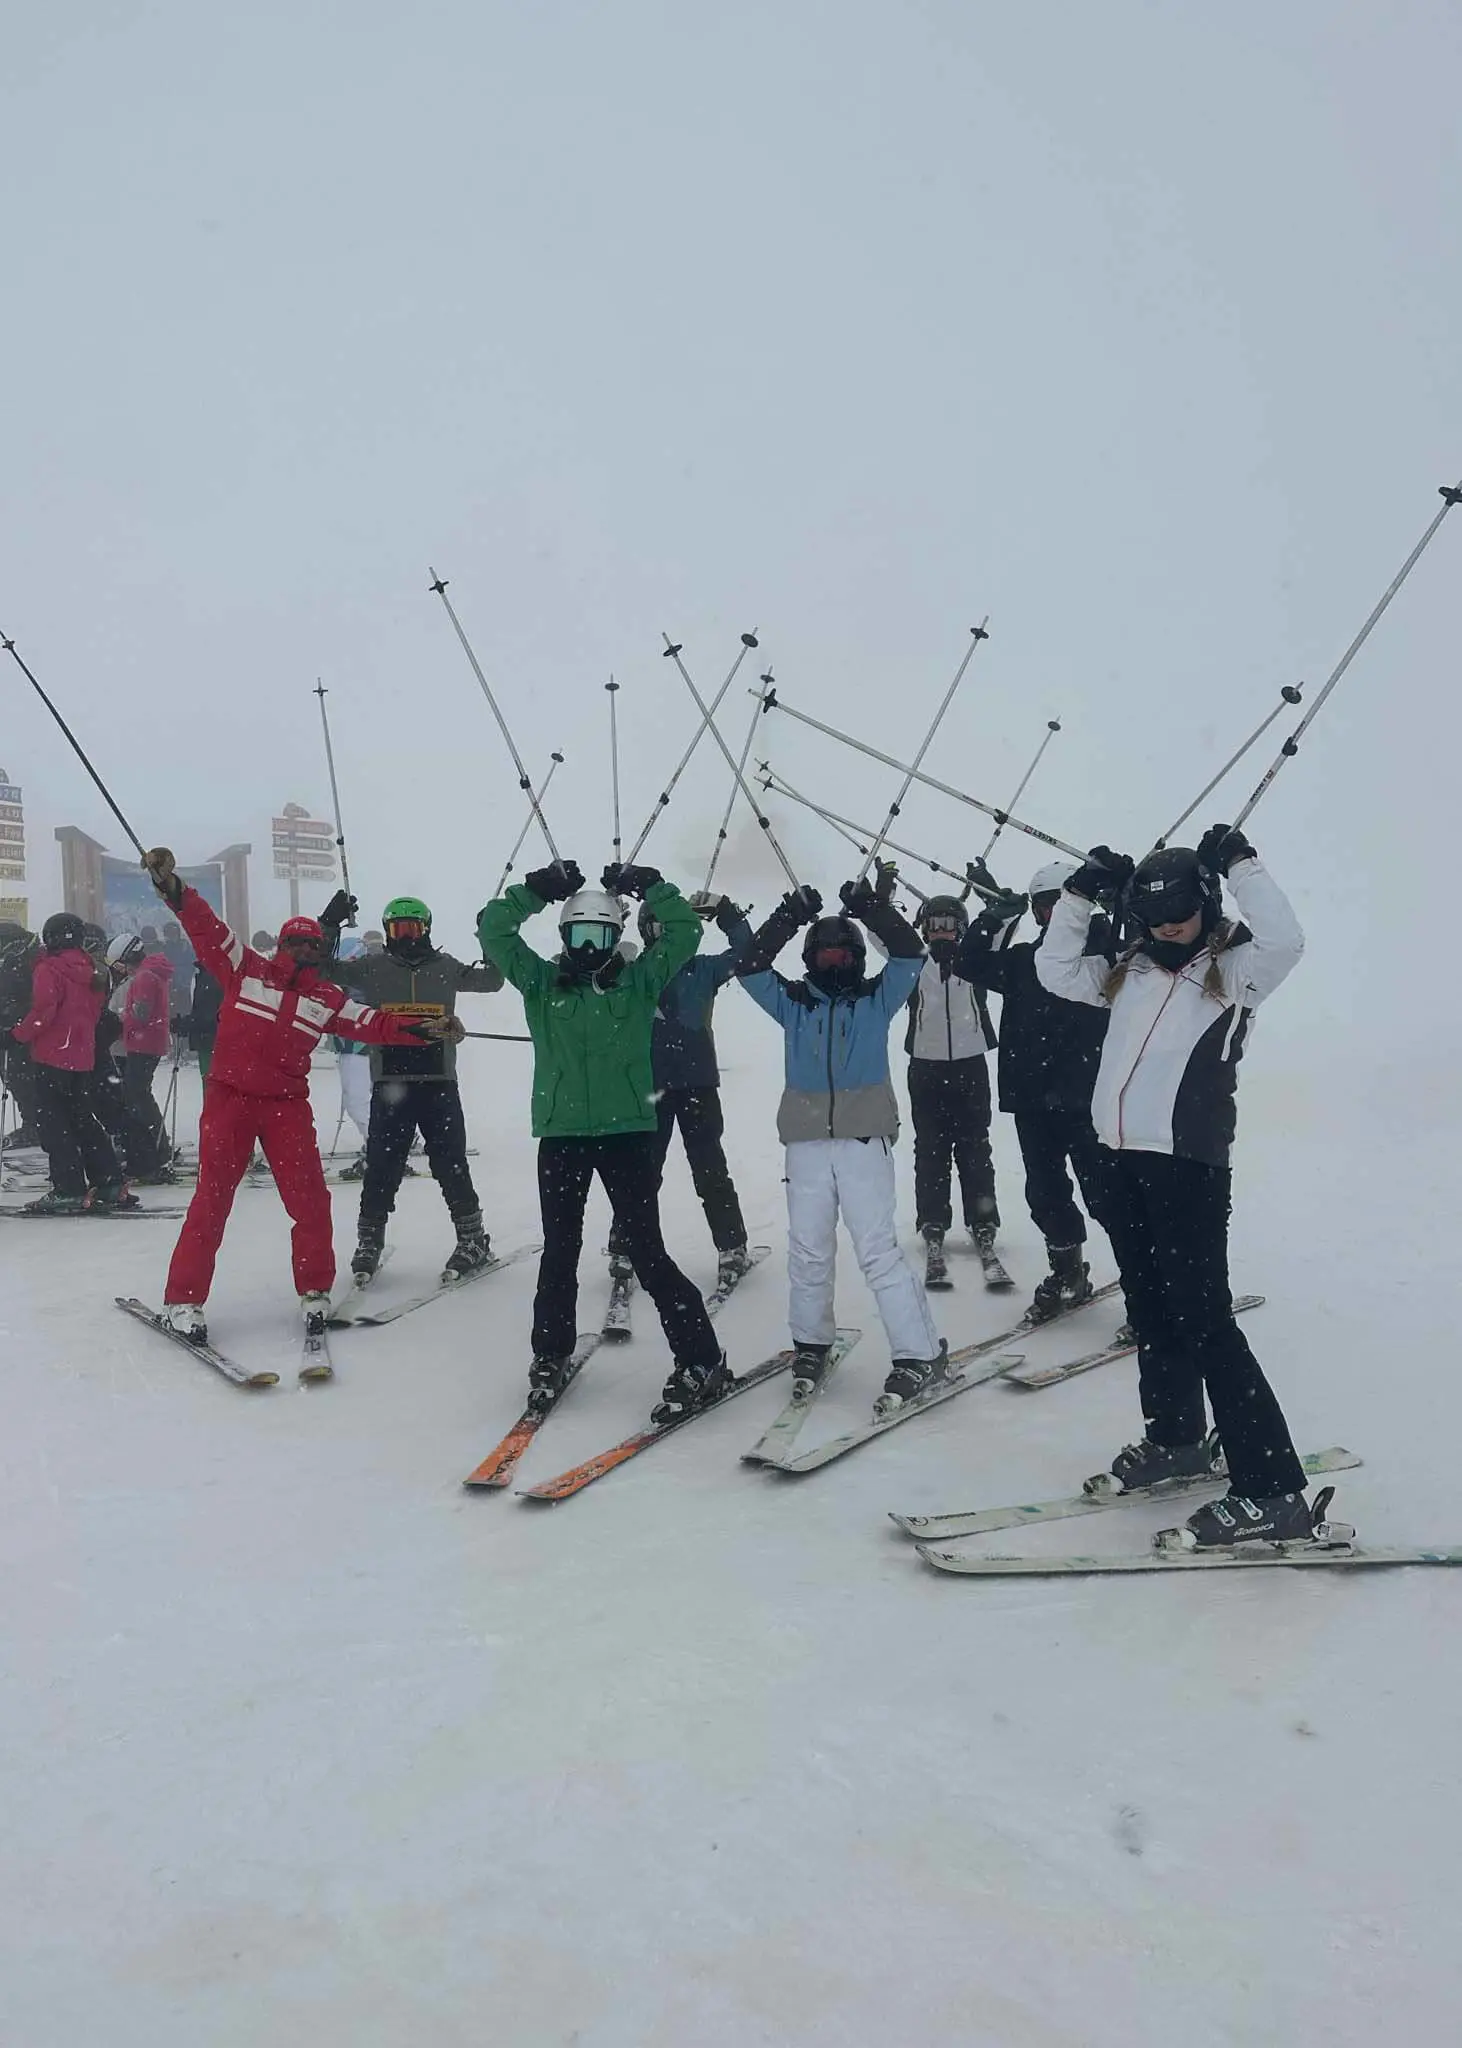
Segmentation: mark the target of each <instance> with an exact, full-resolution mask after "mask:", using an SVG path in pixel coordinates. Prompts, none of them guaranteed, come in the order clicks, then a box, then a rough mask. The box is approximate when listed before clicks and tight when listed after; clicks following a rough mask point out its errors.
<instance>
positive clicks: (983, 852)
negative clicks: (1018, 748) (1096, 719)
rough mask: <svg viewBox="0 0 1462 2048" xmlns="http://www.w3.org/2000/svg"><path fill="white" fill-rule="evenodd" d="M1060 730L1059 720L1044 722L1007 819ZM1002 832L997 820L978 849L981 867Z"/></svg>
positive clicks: (1009, 806)
mask: <svg viewBox="0 0 1462 2048" xmlns="http://www.w3.org/2000/svg"><path fill="white" fill-rule="evenodd" d="M1060 730H1061V721H1060V719H1059V718H1048V719H1047V720H1046V736H1045V738H1044V739H1043V740H1042V741H1041V744H1040V745H1039V746H1038V747H1037V748H1036V753H1035V759H1034V760H1033V761H1032V762H1031V764H1030V766H1029V768H1027V769H1026V771H1025V773H1024V775H1022V776H1021V778H1020V780H1019V782H1018V783H1017V784H1016V785H1015V795H1014V796H1013V797H1012V798H1011V799H1010V802H1009V803H1008V804H1007V805H1006V806H1005V812H1006V816H1007V817H1008V816H1009V815H1010V813H1011V812H1012V811H1013V810H1014V809H1015V807H1016V805H1017V804H1018V803H1019V802H1020V800H1021V798H1022V796H1024V794H1025V786H1026V784H1027V783H1028V782H1029V781H1030V779H1031V777H1032V776H1033V775H1034V774H1035V772H1036V770H1037V768H1039V767H1040V765H1041V756H1042V754H1044V753H1045V751H1046V749H1047V747H1049V746H1050V744H1051V742H1052V740H1053V739H1055V737H1056V735H1057V733H1058V732H1059V731H1060ZM1004 830H1005V825H1004V822H1003V821H1002V820H998V819H997V821H996V825H995V830H994V831H993V832H992V833H991V834H990V837H989V838H988V839H987V840H986V841H985V844H984V845H983V846H982V847H981V849H980V855H979V862H980V866H981V867H983V866H984V865H985V862H986V861H987V860H988V859H989V858H990V855H991V854H992V853H993V852H994V851H995V842H996V840H997V839H998V838H999V837H1000V834H1001V833H1002V832H1003V831H1004ZM965 879H966V880H967V881H971V880H972V879H973V878H972V877H970V876H969V875H966V877H965Z"/></svg>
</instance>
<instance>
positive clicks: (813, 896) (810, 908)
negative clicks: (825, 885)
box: [777, 882, 822, 932]
mask: <svg viewBox="0 0 1462 2048" xmlns="http://www.w3.org/2000/svg"><path fill="white" fill-rule="evenodd" d="M777 911H778V913H781V912H785V913H786V915H787V916H788V917H789V918H790V919H791V920H792V929H793V931H794V932H795V931H796V930H798V929H799V927H800V926H802V925H804V924H815V923H816V921H817V919H818V918H820V917H821V916H822V893H821V891H820V890H817V889H814V888H813V886H812V884H811V883H810V882H804V883H803V884H802V887H801V888H800V889H789V890H788V891H787V893H786V895H785V896H784V897H783V898H782V900H781V902H780V903H779V904H778V905H777Z"/></svg>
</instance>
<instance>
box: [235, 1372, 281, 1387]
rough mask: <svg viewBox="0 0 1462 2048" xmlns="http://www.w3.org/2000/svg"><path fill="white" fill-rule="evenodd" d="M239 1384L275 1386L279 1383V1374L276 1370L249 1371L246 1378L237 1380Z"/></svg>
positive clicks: (245, 1385)
mask: <svg viewBox="0 0 1462 2048" xmlns="http://www.w3.org/2000/svg"><path fill="white" fill-rule="evenodd" d="M239 1385H240V1386H242V1387H277V1386H278V1385H279V1374H278V1373H277V1372H251V1373H250V1374H249V1377H248V1378H247V1379H246V1380H240V1381H239Z"/></svg>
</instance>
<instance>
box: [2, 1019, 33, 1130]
mask: <svg viewBox="0 0 1462 2048" xmlns="http://www.w3.org/2000/svg"><path fill="white" fill-rule="evenodd" d="M0 1074H3V1077H4V1081H5V1087H6V1091H7V1093H8V1094H9V1096H10V1098H11V1101H12V1103H13V1104H14V1107H15V1121H14V1124H13V1126H12V1128H13V1129H14V1130H16V1131H23V1132H25V1133H26V1142H27V1143H28V1144H33V1143H34V1142H35V1139H36V1080H35V1070H34V1067H33V1065H32V1062H31V1056H30V1050H29V1048H28V1047H26V1046H23V1045H21V1044H20V1043H19V1041H18V1040H16V1039H11V1040H10V1043H9V1044H8V1045H7V1044H5V1042H4V1040H3V1038H0Z"/></svg>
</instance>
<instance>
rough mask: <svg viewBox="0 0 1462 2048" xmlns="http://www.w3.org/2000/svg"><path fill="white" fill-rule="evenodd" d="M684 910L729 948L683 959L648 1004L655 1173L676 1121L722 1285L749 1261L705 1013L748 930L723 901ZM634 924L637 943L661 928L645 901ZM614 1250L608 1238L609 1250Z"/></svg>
mask: <svg viewBox="0 0 1462 2048" xmlns="http://www.w3.org/2000/svg"><path fill="white" fill-rule="evenodd" d="M690 905H691V908H692V909H693V910H694V911H695V913H696V915H697V916H698V917H701V918H708V917H709V918H712V919H714V921H715V923H716V925H717V926H718V928H719V929H720V930H721V931H723V932H724V933H725V935H726V937H727V939H728V940H729V941H730V944H729V945H728V946H727V948H726V950H725V951H724V952H721V953H698V954H697V955H696V957H695V958H694V959H693V960H687V961H686V963H685V965H684V967H682V968H681V969H680V970H679V972H678V973H676V974H673V975H672V976H671V978H670V980H669V981H668V982H667V983H666V985H665V987H664V988H663V989H662V990H661V992H660V1000H659V1002H658V1003H657V1004H656V1006H655V1023H654V1030H653V1033H652V1036H651V1041H650V1062H651V1070H652V1072H653V1075H654V1082H655V1097H656V1114H657V1117H658V1121H659V1149H660V1166H661V1171H662V1172H663V1170H664V1165H665V1155H666V1153H667V1152H668V1151H669V1149H670V1137H671V1133H672V1132H673V1131H674V1129H675V1127H676V1125H677V1124H678V1125H679V1127H680V1137H681V1143H682V1144H683V1145H684V1146H685V1156H686V1159H687V1160H688V1161H689V1164H690V1174H691V1179H692V1181H693V1182H694V1184H695V1191H696V1194H697V1195H698V1196H699V1198H700V1204H701V1207H702V1208H703V1209H704V1210H705V1212H706V1222H707V1223H708V1224H709V1225H710V1227H711V1239H712V1242H713V1243H714V1244H715V1247H716V1252H717V1255H718V1271H717V1274H716V1284H717V1286H719V1287H725V1286H730V1285H731V1284H733V1283H734V1282H735V1281H737V1280H739V1279H740V1278H741V1276H742V1275H743V1274H744V1273H745V1272H746V1271H747V1270H748V1268H749V1266H750V1264H751V1260H750V1256H749V1254H748V1252H747V1249H746V1225H745V1224H744V1223H743V1222H742V1220H741V1204H740V1202H739V1201H738V1200H737V1196H736V1188H735V1185H734V1184H733V1182H732V1179H731V1169H730V1167H729V1166H728V1165H727V1163H726V1151H725V1146H724V1145H723V1143H722V1139H723V1137H724V1135H725V1130H726V1119H725V1116H724V1115H723V1113H722V1109H721V1071H720V1068H719V1066H718V1065H717V1063H716V1041H715V1038H714V1036H713V1035H712V1030H711V1015H712V1010H713V1008H714V1005H715V1001H716V997H717V995H718V994H719V992H720V991H721V990H722V989H723V988H724V987H725V986H726V983H727V982H728V981H730V980H731V978H732V976H733V975H734V974H735V973H736V971H737V969H738V967H739V966H740V963H741V957H742V954H743V953H744V952H745V950H746V948H747V946H748V945H749V944H750V943H751V926H750V925H749V924H748V923H747V921H746V913H745V911H744V910H740V909H738V908H737V906H736V905H735V904H734V903H733V902H732V901H731V899H730V897H729V896H705V895H703V894H699V893H698V894H697V895H695V896H692V897H691V898H690ZM638 923H639V932H640V938H641V939H642V941H643V942H644V944H645V946H646V947H650V946H653V945H654V944H656V942H657V941H658V940H659V938H660V936H661V932H662V929H663V927H662V926H661V923H660V919H659V917H658V916H657V914H656V912H655V908H654V905H653V904H650V903H642V904H641V905H640V914H639V919H638ZM617 1249H618V1247H617V1245H616V1242H615V1240H614V1238H613V1236H612V1235H611V1239H610V1250H611V1253H614V1252H615V1251H616V1250H617ZM612 1270H613V1262H612V1260H611V1271H612Z"/></svg>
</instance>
